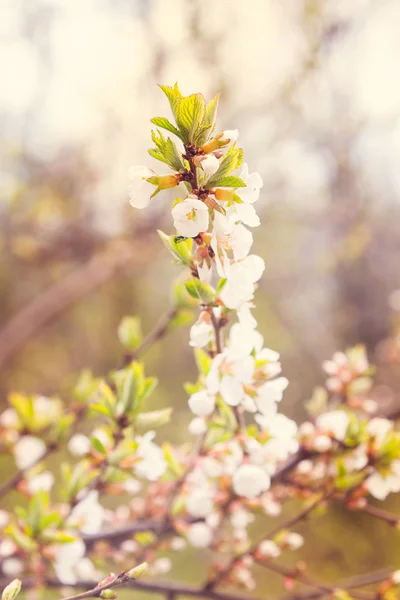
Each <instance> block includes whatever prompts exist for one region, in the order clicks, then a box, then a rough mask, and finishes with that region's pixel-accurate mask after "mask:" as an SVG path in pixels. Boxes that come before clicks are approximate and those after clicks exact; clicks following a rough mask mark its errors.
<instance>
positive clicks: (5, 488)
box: [0, 445, 57, 498]
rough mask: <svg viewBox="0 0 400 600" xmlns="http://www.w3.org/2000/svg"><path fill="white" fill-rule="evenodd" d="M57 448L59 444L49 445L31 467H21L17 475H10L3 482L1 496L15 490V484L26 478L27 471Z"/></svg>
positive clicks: (0, 488)
mask: <svg viewBox="0 0 400 600" xmlns="http://www.w3.org/2000/svg"><path fill="white" fill-rule="evenodd" d="M56 449H57V446H55V445H52V446H49V447H48V448H47V449H46V451H45V452H44V453H43V454H42V456H40V457H39V458H37V459H36V460H35V461H34V462H32V464H30V465H29V467H26V468H24V469H20V470H19V471H18V472H17V473H15V475H13V476H12V477H10V479H9V480H8V481H6V482H5V483H3V485H2V486H1V487H0V498H2V497H3V496H5V495H6V494H8V492H11V490H13V489H14V488H15V486H16V485H18V483H19V482H20V481H21V480H22V479H23V478H24V476H25V473H26V472H27V471H29V470H30V469H32V467H35V466H36V465H38V464H39V463H40V462H41V461H42V460H44V459H45V458H47V457H48V456H49V455H50V454H51V453H52V452H55V450H56Z"/></svg>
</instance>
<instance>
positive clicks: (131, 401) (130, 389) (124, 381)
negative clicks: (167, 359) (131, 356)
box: [115, 362, 144, 417]
mask: <svg viewBox="0 0 400 600" xmlns="http://www.w3.org/2000/svg"><path fill="white" fill-rule="evenodd" d="M115 376H116V379H117V387H118V404H117V412H116V416H117V417H121V416H122V415H124V414H129V413H130V412H131V411H134V410H135V409H136V408H137V402H136V400H137V396H138V392H139V389H140V387H141V385H143V380H144V377H143V365H142V364H141V363H137V362H135V363H132V364H131V365H129V367H127V368H126V369H123V370H121V371H118V372H117V373H116V374H115Z"/></svg>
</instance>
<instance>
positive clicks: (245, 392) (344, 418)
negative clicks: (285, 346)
mask: <svg viewBox="0 0 400 600" xmlns="http://www.w3.org/2000/svg"><path fill="white" fill-rule="evenodd" d="M160 87H161V89H162V91H163V92H164V93H165V95H166V96H167V98H168V100H169V103H170V107H171V111H172V114H173V117H174V123H172V122H171V121H169V120H168V119H166V118H164V117H156V118H154V119H152V122H153V124H154V125H155V126H156V130H155V131H153V132H152V140H153V143H154V147H153V148H151V149H150V150H149V153H150V155H151V156H152V157H153V158H155V159H156V160H158V161H160V162H162V163H163V164H164V165H167V166H168V167H170V169H172V173H169V174H160V173H157V172H155V171H153V170H151V169H148V168H147V167H132V168H131V171H130V188H129V196H130V202H131V204H132V205H133V206H134V207H136V208H145V207H146V206H147V205H148V204H149V202H150V201H151V198H154V196H156V195H158V194H159V193H160V192H162V191H164V190H175V191H179V196H182V197H177V198H176V199H175V200H174V202H173V205H172V210H171V212H172V218H173V222H174V226H175V229H176V232H175V234H174V235H168V234H165V233H163V232H159V235H160V238H161V240H162V242H163V243H164V245H165V246H166V248H167V249H168V251H169V252H170V253H171V255H172V257H173V259H174V261H175V262H176V263H177V264H179V265H180V266H181V267H183V269H184V270H185V274H186V279H185V281H182V279H181V280H180V281H179V282H178V283H176V284H175V286H174V289H173V303H172V307H171V308H170V309H169V310H168V311H167V313H166V314H165V315H164V316H163V317H162V318H161V320H160V321H159V323H158V324H157V325H156V326H155V328H154V329H153V330H152V331H150V333H149V334H148V335H147V337H143V335H142V330H141V323H140V319H139V318H138V317H137V316H127V317H125V318H124V319H123V320H122V322H121V324H120V327H119V328H118V336H119V339H120V341H121V343H122V345H123V347H124V349H125V352H124V361H123V364H122V366H121V367H120V368H118V369H116V370H113V371H111V372H110V373H109V374H107V375H106V376H105V377H102V378H99V377H95V376H93V375H92V374H90V373H89V372H84V373H83V374H82V375H81V377H80V378H79V380H78V382H77V385H76V387H75V389H74V391H73V393H72V401H71V404H72V408H70V409H68V410H67V409H66V406H65V404H64V403H63V402H62V401H61V400H60V398H58V397H51V398H47V397H43V396H28V395H24V394H11V395H10V399H9V400H10V406H9V408H8V409H7V410H6V411H5V412H4V413H3V414H2V415H1V416H0V442H1V444H2V446H3V447H4V448H6V449H9V450H10V452H11V453H12V454H13V456H14V458H15V461H16V463H17V467H18V468H19V472H18V473H17V474H16V475H15V476H14V477H13V478H12V479H11V480H10V481H9V482H7V483H6V484H3V486H2V488H0V494H1V493H7V492H8V491H11V490H12V489H14V488H15V487H16V486H17V489H18V492H19V494H21V495H22V497H23V498H24V500H25V502H23V505H24V506H17V507H16V508H15V510H13V511H12V512H10V513H8V512H6V511H0V528H2V529H3V531H4V534H3V538H4V539H3V540H2V542H1V544H0V553H3V556H1V558H2V559H3V560H2V563H1V570H2V573H3V575H4V576H15V575H19V574H22V575H23V578H24V585H25V584H26V586H27V587H29V586H30V585H34V586H35V587H37V588H38V587H40V586H44V585H48V586H52V587H61V586H63V585H70V586H73V587H77V588H78V587H79V588H81V587H82V588H86V589H87V590H88V591H84V592H82V593H80V594H78V595H75V596H72V597H70V598H68V599H65V600H80V599H82V598H89V597H101V598H114V597H115V591H114V588H116V587H118V586H119V585H122V584H126V585H129V586H131V587H134V588H136V589H142V590H145V591H149V592H157V593H159V592H161V593H162V594H163V595H165V596H166V597H168V598H173V597H175V596H180V595H185V596H194V597H204V598H211V599H215V600H242V599H243V598H244V597H245V596H238V595H234V594H228V593H225V592H224V591H222V590H220V588H222V586H228V585H230V586H235V587H236V588H242V589H245V590H253V589H254V587H255V580H254V577H253V572H252V567H253V565H254V564H260V565H263V566H264V567H266V568H268V569H270V570H272V571H274V572H276V573H280V574H281V575H282V576H283V577H284V578H285V579H288V578H289V579H290V580H293V581H298V582H299V583H301V584H303V585H307V586H309V587H312V588H314V590H315V592H314V597H315V594H318V595H322V594H332V595H334V596H335V598H336V599H337V600H349V595H348V593H347V592H345V590H347V589H350V588H353V587H359V586H362V585H364V584H363V583H362V581H365V579H362V578H361V579H360V580H359V581H361V583H360V584H359V586H358V585H357V579H356V580H354V581H353V582H350V583H349V585H345V584H343V585H342V586H340V585H339V584H338V585H339V588H340V589H339V590H338V585H335V586H333V585H331V584H325V583H320V582H318V581H314V580H313V579H312V578H310V577H309V575H308V574H306V572H305V570H304V568H303V567H302V565H301V563H298V565H297V567H296V569H287V568H286V567H284V566H282V565H281V564H278V563H277V562H276V561H275V559H277V558H279V557H280V556H281V555H282V556H285V555H286V553H288V552H294V551H297V550H299V549H300V547H301V545H302V543H303V537H302V536H301V535H300V534H299V533H297V532H296V531H293V528H295V527H296V525H297V524H299V523H300V522H302V521H303V520H305V519H307V518H309V517H310V516H311V514H312V513H314V512H315V513H317V512H319V510H316V509H322V508H323V509H324V510H325V509H327V508H328V505H329V504H330V503H329V502H328V501H329V500H334V501H335V502H340V503H341V504H342V505H343V506H346V507H348V508H349V509H351V510H360V511H363V512H365V513H366V514H369V515H370V516H371V517H374V518H378V519H381V520H383V521H385V522H387V523H389V524H391V525H394V526H395V527H396V528H397V525H398V519H397V517H396V516H395V515H391V514H389V513H386V512H385V511H382V510H381V509H380V508H377V507H374V506H371V505H370V504H369V497H370V496H372V497H374V498H375V499H377V500H384V499H385V498H386V497H387V496H388V495H389V494H390V493H395V492H398V491H400V434H399V433H398V432H397V431H396V430H395V428H394V424H393V421H392V420H390V419H387V418H384V417H376V416H375V413H376V410H377V406H376V403H375V402H374V400H373V399H372V397H371V395H370V391H371V389H372V385H373V380H372V375H373V368H372V367H371V366H370V364H369V362H368V359H367V357H366V355H365V352H364V350H363V348H361V347H358V346H356V347H355V348H351V349H349V350H347V351H346V352H345V353H344V352H337V353H335V354H334V356H333V358H332V360H329V361H325V362H324V363H323V369H324V371H325V373H326V375H327V379H326V383H325V385H324V386H323V387H319V388H317V389H316V390H315V391H314V393H313V396H312V398H311V400H310V401H309V402H308V403H307V409H308V412H309V415H310V416H309V419H308V420H307V421H306V422H304V423H302V424H301V425H300V426H299V427H298V425H297V424H296V423H295V422H294V421H293V420H291V419H289V418H288V417H286V416H285V415H284V414H282V413H281V412H280V410H279V403H280V401H281V399H282V397H283V393H284V390H285V389H286V387H287V385H288V383H289V382H288V380H287V379H286V378H285V377H283V376H281V364H280V361H279V358H280V357H279V354H278V353H277V352H275V351H274V350H272V349H270V348H268V347H266V346H265V345H264V338H263V336H262V335H261V333H260V332H259V331H257V321H256V319H255V318H254V316H253V314H252V309H253V308H254V296H255V292H256V288H257V285H258V282H259V280H260V278H261V276H262V274H263V271H264V267H265V265H264V261H263V259H262V258H261V257H259V256H257V255H255V254H252V252H251V248H252V243H253V234H252V232H251V230H252V228H256V227H258V226H259V225H260V219H259V217H258V215H257V213H256V211H255V208H254V204H255V203H256V202H257V200H258V198H259V196H260V193H261V189H262V185H263V182H262V179H261V177H260V175H259V174H258V173H249V170H248V167H247V165H246V164H243V150H242V149H241V148H239V147H237V145H236V142H237V140H238V132H237V131H236V130H225V131H220V132H218V131H217V130H216V111H217V106H218V96H216V97H215V98H213V99H212V100H211V101H209V102H206V101H205V99H204V98H203V96H202V95H201V94H192V95H191V96H188V97H184V96H183V95H182V94H181V92H180V91H179V89H178V86H177V85H175V86H173V87H167V86H160ZM162 130H164V131H167V132H169V133H170V134H173V135H174V136H175V141H173V139H171V137H167V136H166V134H164V133H163V131H162ZM194 310H197V317H196V320H195V322H194V323H193V311H194ZM188 322H190V323H191V328H190V342H189V343H190V346H191V347H192V348H193V352H194V359H195V362H196V366H197V371H198V374H197V378H196V380H195V381H194V382H190V383H186V384H185V385H184V389H185V391H186V393H187V395H188V401H187V402H188V408H189V410H190V412H191V413H192V419H191V421H190V423H189V426H188V433H189V435H190V436H191V439H192V442H191V443H189V444H184V445H179V444H173V443H170V442H164V443H162V444H161V445H159V444H158V443H157V442H156V441H155V440H156V429H157V428H159V427H162V426H163V425H164V424H166V423H167V422H168V421H169V420H170V418H171V412H172V409H171V408H170V407H165V408H162V409H160V410H149V408H148V407H149V401H150V397H151V394H152V392H153V390H154V389H155V387H156V385H157V380H156V378H155V377H148V376H147V375H146V374H145V369H144V364H143V362H141V360H140V357H141V356H142V354H143V353H144V352H145V351H146V350H147V349H148V348H149V347H150V346H151V345H152V344H154V343H157V342H158V341H159V340H161V339H162V338H163V337H164V335H165V334H166V333H167V332H168V331H169V330H170V329H171V328H172V327H177V326H179V325H185V324H187V323H188ZM223 333H225V335H223ZM79 415H80V416H84V417H85V422H84V425H85V427H84V429H83V431H82V432H81V431H79V427H80V424H81V420H80V419H78V416H79ZM88 432H89V433H88ZM56 448H57V449H58V448H60V449H63V450H65V452H63V456H67V457H68V460H65V462H64V463H63V464H62V465H61V468H60V472H59V473H58V475H57V477H58V481H59V486H58V487H59V490H60V493H61V494H62V502H60V501H57V502H56V501H55V500H54V498H53V497H52V494H51V490H52V485H53V483H54V480H55V477H54V475H53V473H52V472H51V471H50V470H44V469H45V468H46V467H47V466H48V465H47V462H46V460H45V459H46V458H48V456H49V455H50V454H51V452H53V450H54V449H56ZM107 497H114V498H118V497H122V500H121V504H120V505H119V506H117V507H116V508H115V509H114V510H110V509H105V508H104V507H103V504H102V502H103V500H104V499H105V498H107ZM293 498H295V499H297V500H298V501H299V502H300V503H301V505H302V508H301V510H300V511H299V512H298V513H297V514H295V515H293V514H292V515H291V516H289V517H288V518H287V519H286V520H285V521H284V522H280V523H279V524H278V525H276V526H275V527H273V528H272V529H271V530H270V531H269V532H267V533H265V534H263V535H262V536H260V538H261V539H260V540H258V541H256V542H254V541H253V540H252V539H251V537H250V534H249V525H250V524H251V523H252V522H253V521H255V520H256V519H258V518H259V516H260V515H267V516H269V517H272V518H277V517H279V515H280V514H281V511H282V508H283V506H284V505H285V504H286V502H288V501H289V500H291V499H293ZM111 504H113V505H115V502H114V503H110V505H111ZM187 545H190V546H191V547H193V548H194V549H197V550H198V551H201V550H205V549H208V550H209V552H210V556H211V560H210V563H211V564H210V568H209V572H208V574H207V579H206V584H205V585H201V584H199V585H198V586H193V587H191V586H185V585H181V584H177V583H176V584H175V583H160V582H158V581H154V580H150V581H149V582H137V581H134V582H132V581H131V578H132V576H133V575H132V570H131V569H130V568H129V565H130V564H132V557H134V559H135V562H136V563H139V562H142V561H145V562H146V563H148V564H149V575H150V576H155V575H162V574H165V573H167V572H168V571H169V570H170V568H171V560H170V558H168V557H167V556H164V555H163V553H165V552H168V554H170V555H172V554H173V553H174V552H179V551H184V550H185V548H186V546H187ZM94 557H95V558H96V561H94V562H92V558H94ZM110 566H113V567H115V571H116V572H119V573H120V574H119V575H109V576H108V577H107V578H106V579H104V578H103V580H102V582H101V583H100V584H95V583H93V582H96V581H98V580H99V579H100V578H101V577H104V573H103V571H104V570H107V571H108V570H109V567H110ZM124 567H125V570H124ZM49 569H53V571H54V575H49V574H48V571H49ZM99 569H100V572H99ZM121 569H122V570H121ZM136 569H139V567H137V568H136ZM134 571H135V570H134ZM135 573H136V574H137V570H136V571H135ZM372 580H373V581H374V582H376V583H379V587H378V588H377V589H376V591H375V592H373V593H372V594H371V595H369V594H368V595H367V594H365V593H364V592H356V593H354V594H353V596H354V597H355V598H360V599H361V600H366V599H367V598H368V600H369V599H370V598H371V600H391V597H392V594H393V593H396V591H397V586H399V585H400V573H399V572H398V571H394V572H389V573H387V574H385V575H384V576H383V578H382V579H373V578H372ZM216 588H218V589H216ZM18 589H19V584H18V585H17V584H16V585H14V586H11V588H9V591H7V595H8V596H9V595H10V594H11V595H12V594H14V592H16V593H18ZM10 590H11V591H10ZM385 594H386V595H387V597H386V596H385ZM14 596H15V594H14ZM14 596H12V598H11V596H10V598H8V597H7V599H6V600H12V599H13V597H14ZM297 596H298V595H297ZM297 596H296V597H297ZM310 597H311V596H310Z"/></svg>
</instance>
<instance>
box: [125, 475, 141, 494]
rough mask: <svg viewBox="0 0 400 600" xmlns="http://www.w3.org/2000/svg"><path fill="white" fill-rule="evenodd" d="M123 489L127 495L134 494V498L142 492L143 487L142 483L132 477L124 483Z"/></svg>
mask: <svg viewBox="0 0 400 600" xmlns="http://www.w3.org/2000/svg"><path fill="white" fill-rule="evenodd" d="M122 487H123V489H124V491H125V492H127V494H132V495H133V496H134V495H135V494H138V493H139V492H140V490H141V489H142V487H143V486H142V484H141V483H140V481H138V480H137V479H134V478H133V477H130V478H129V479H127V480H126V481H124V483H123V484H122Z"/></svg>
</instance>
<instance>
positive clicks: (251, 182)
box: [237, 163, 263, 204]
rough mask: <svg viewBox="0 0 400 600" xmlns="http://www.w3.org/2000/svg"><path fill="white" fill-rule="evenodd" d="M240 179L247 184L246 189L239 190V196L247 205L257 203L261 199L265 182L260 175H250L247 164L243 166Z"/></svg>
mask: <svg viewBox="0 0 400 600" xmlns="http://www.w3.org/2000/svg"><path fill="white" fill-rule="evenodd" d="M239 177H240V178H241V179H242V180H243V181H244V183H245V184H246V187H245V188H240V189H239V190H237V193H238V195H239V196H240V198H241V199H242V200H243V202H244V203H246V204H252V203H253V202H256V201H257V200H258V199H259V197H260V190H261V188H262V186H263V180H262V178H261V175H260V174H259V173H251V174H249V167H248V166H247V164H246V163H244V164H243V166H242V169H241V171H240V173H239Z"/></svg>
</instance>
